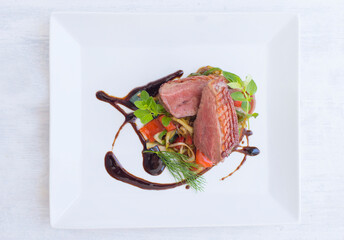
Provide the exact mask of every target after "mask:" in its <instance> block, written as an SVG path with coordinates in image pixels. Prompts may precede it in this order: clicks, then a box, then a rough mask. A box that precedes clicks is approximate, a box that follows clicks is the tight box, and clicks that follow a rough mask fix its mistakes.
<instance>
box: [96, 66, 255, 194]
mask: <svg viewBox="0 0 344 240" xmlns="http://www.w3.org/2000/svg"><path fill="white" fill-rule="evenodd" d="M182 75H183V71H182V70H179V71H177V72H175V73H172V74H170V75H167V76H166V77H163V78H160V79H158V80H156V81H153V82H150V83H148V84H146V85H144V86H141V87H137V88H134V89H133V90H131V91H130V92H129V93H128V94H127V95H126V96H125V97H123V98H118V97H114V96H110V95H108V94H106V93H105V92H104V91H98V92H97V93H96V97H97V98H98V99H99V100H101V101H103V102H107V103H109V104H111V105H112V106H113V107H114V108H116V109H117V110H118V111H119V112H120V113H121V114H122V115H123V116H124V117H125V121H124V122H123V123H122V125H121V126H120V128H119V129H118V131H117V133H116V135H115V139H114V141H113V143H112V148H113V147H114V145H115V142H116V140H117V138H118V136H119V133H120V131H121V130H122V129H123V127H124V126H125V125H126V124H127V123H129V124H130V125H131V126H132V128H133V129H134V131H135V133H136V135H137V136H138V137H139V139H140V142H141V144H142V146H143V150H142V157H143V167H144V169H145V171H146V172H147V173H149V174H151V175H154V176H156V175H159V174H161V173H162V172H163V170H164V169H165V165H164V164H163V162H162V161H161V159H160V158H159V157H158V156H157V155H156V154H152V153H146V152H145V151H146V150H147V148H146V141H145V139H144V137H143V136H142V134H141V133H140V131H139V130H138V128H137V125H136V123H135V121H136V117H135V115H134V113H133V112H131V113H126V112H125V111H124V110H123V109H122V108H121V107H120V106H119V104H120V105H123V106H125V107H127V108H129V109H131V110H133V111H135V110H136V109H137V108H136V106H135V105H134V104H133V103H132V102H130V98H131V97H132V96H134V95H135V94H136V93H137V92H138V91H142V90H145V91H147V92H148V93H149V95H151V96H156V95H157V94H158V91H159V88H160V86H161V85H162V84H164V83H166V82H168V81H171V80H173V79H175V78H179V77H181V76H182ZM250 135H252V131H250V130H246V129H244V130H243V131H242V134H241V137H240V141H242V139H243V137H244V136H246V139H247V146H245V147H243V148H242V149H237V148H236V149H235V150H234V151H235V152H240V153H242V154H244V158H243V160H242V162H241V163H240V165H239V166H238V167H237V169H236V170H234V171H233V172H232V173H230V174H229V175H228V176H226V177H224V178H222V180H223V179H225V178H227V177H229V176H231V175H232V174H233V173H234V172H236V171H237V170H238V169H239V168H240V167H241V166H242V165H243V164H244V162H245V161H246V156H255V155H257V154H259V149H258V148H256V147H250V146H249V142H248V136H250ZM105 168H106V171H107V172H108V173H109V175H110V176H112V177H113V178H115V179H117V180H119V181H122V182H124V183H128V184H131V185H133V186H136V187H139V188H142V189H146V190H165V189H171V188H175V187H178V186H181V185H183V184H185V183H186V181H185V180H184V181H180V182H175V183H155V182H150V181H147V180H145V179H142V178H139V177H137V176H134V175H133V174H131V173H129V172H128V171H126V170H125V169H124V168H123V166H122V165H121V163H120V162H119V161H118V159H117V158H116V156H115V154H114V153H113V152H112V151H109V152H107V153H106V155H105ZM211 168H212V167H210V168H206V169H204V170H203V171H201V172H200V173H199V175H203V174H204V173H206V172H207V171H209V170H210V169H211ZM189 188H190V186H189V185H186V189H189Z"/></svg>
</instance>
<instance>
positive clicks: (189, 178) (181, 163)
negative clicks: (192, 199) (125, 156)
mask: <svg viewBox="0 0 344 240" xmlns="http://www.w3.org/2000/svg"><path fill="white" fill-rule="evenodd" d="M146 152H151V153H155V154H157V155H158V157H159V158H160V159H161V160H162V161H163V163H164V164H165V166H166V167H167V169H168V170H169V172H170V173H171V175H172V176H173V178H174V179H175V180H176V181H177V182H180V181H183V180H185V181H186V183H187V184H188V185H189V186H190V187H192V188H193V189H195V190H196V191H203V189H204V185H205V179H204V177H203V176H201V175H198V174H197V173H195V172H194V171H192V169H193V168H196V167H197V164H196V163H194V162H187V160H188V156H186V155H184V154H181V153H177V152H168V151H146Z"/></svg>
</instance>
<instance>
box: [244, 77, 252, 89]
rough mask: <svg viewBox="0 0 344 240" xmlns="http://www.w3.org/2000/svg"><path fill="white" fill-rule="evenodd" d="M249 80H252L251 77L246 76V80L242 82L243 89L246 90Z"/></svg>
mask: <svg viewBox="0 0 344 240" xmlns="http://www.w3.org/2000/svg"><path fill="white" fill-rule="evenodd" d="M251 80H252V77H251V75H247V76H246V79H245V81H244V87H245V88H246V87H247V85H248V84H249V83H250V82H251Z"/></svg>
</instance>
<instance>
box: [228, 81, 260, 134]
mask: <svg viewBox="0 0 344 240" xmlns="http://www.w3.org/2000/svg"><path fill="white" fill-rule="evenodd" d="M235 76H236V77H237V78H232V80H233V81H232V82H230V83H228V86H229V87H231V88H233V89H238V90H239V91H238V92H233V93H232V94H231V97H232V99H233V100H234V101H240V102H242V103H241V108H242V109H243V110H244V111H245V115H246V119H247V124H248V128H250V123H249V119H250V117H254V118H256V117H257V116H258V113H252V114H249V111H250V109H251V104H250V102H251V101H252V99H253V95H254V94H255V93H256V92H257V85H256V83H255V82H254V81H253V79H252V77H251V76H247V77H246V79H245V81H242V80H241V78H240V77H238V76H237V75H235Z"/></svg>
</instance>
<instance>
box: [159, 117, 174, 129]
mask: <svg viewBox="0 0 344 240" xmlns="http://www.w3.org/2000/svg"><path fill="white" fill-rule="evenodd" d="M171 121H172V119H171V118H170V117H167V116H163V117H162V119H161V123H162V125H164V127H167V126H168V125H170V122H171Z"/></svg>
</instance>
